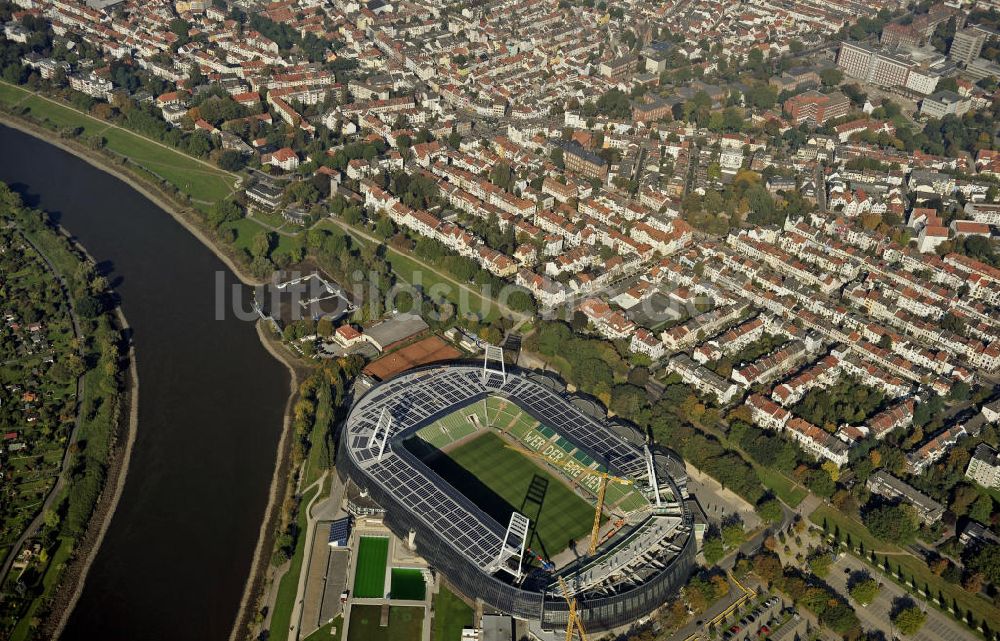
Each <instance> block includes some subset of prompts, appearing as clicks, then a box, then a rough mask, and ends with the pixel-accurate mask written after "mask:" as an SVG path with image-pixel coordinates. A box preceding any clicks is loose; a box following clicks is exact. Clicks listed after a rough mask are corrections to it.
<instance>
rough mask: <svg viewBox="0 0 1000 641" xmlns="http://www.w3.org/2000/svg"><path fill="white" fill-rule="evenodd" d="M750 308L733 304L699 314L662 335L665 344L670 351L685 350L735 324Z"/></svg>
mask: <svg viewBox="0 0 1000 641" xmlns="http://www.w3.org/2000/svg"><path fill="white" fill-rule="evenodd" d="M748 308H749V306H748V305H746V304H733V305H726V306H723V307H719V308H717V309H714V310H712V311H709V312H705V313H704V314H699V315H698V316H695V317H694V318H692V319H690V320H688V321H687V322H685V323H683V324H681V325H677V326H676V327H672V328H670V329H667V330H664V331H663V332H662V333H661V334H660V338H661V340H662V341H663V344H664V345H665V346H666V347H667V349H668V350H670V351H677V350H679V349H685V348H687V347H690V346H691V345H693V344H695V343H696V342H700V341H703V340H705V337H706V336H710V335H712V334H714V333H716V332H718V331H719V330H721V329H722V328H723V327H724V326H726V325H728V324H729V323H732V322H734V321H735V320H736V319H738V318H739V317H740V316H742V315H743V313H744V312H745V311H746V310H747V309H748Z"/></svg>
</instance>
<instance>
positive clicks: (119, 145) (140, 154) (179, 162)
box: [101, 128, 234, 202]
mask: <svg viewBox="0 0 1000 641" xmlns="http://www.w3.org/2000/svg"><path fill="white" fill-rule="evenodd" d="M101 135H102V136H104V139H105V140H106V141H107V148H108V149H110V150H111V151H113V152H115V153H117V154H121V155H122V156H126V157H127V158H129V160H131V161H132V162H134V163H136V164H137V165H139V166H141V167H143V168H145V169H147V170H149V171H150V172H152V173H154V174H156V175H158V176H160V177H162V178H163V179H164V180H167V181H168V182H170V183H172V184H173V185H176V186H177V188H178V189H180V190H181V191H183V192H184V193H186V194H189V195H190V196H191V197H192V198H197V199H199V200H207V201H210V202H214V201H216V200H221V199H223V198H225V197H226V196H227V195H229V192H230V190H231V189H232V187H233V182H234V180H233V178H232V176H230V175H229V174H227V173H225V172H223V171H222V170H221V169H212V168H210V167H207V166H205V165H202V164H200V163H195V162H194V159H192V158H191V157H190V156H188V155H186V154H183V153H181V152H177V151H173V150H171V149H168V148H166V147H161V146H159V145H157V144H155V143H153V142H152V141H150V140H148V139H146V138H143V137H141V136H139V135H137V134H133V133H131V132H128V131H124V130H121V129H113V128H112V129H108V130H107V131H105V132H104V133H103V134H101Z"/></svg>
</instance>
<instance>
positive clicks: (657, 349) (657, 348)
mask: <svg viewBox="0 0 1000 641" xmlns="http://www.w3.org/2000/svg"><path fill="white" fill-rule="evenodd" d="M629 351H630V352H632V353H633V354H645V355H646V356H648V357H649V359H650V360H651V361H654V362H655V361H657V360H659V359H661V358H663V356H665V355H666V352H667V349H666V347H665V346H664V345H663V341H661V340H660V339H658V338H657V337H656V335H655V334H653V332H651V331H649V330H648V329H646V328H645V327H638V328H636V330H635V333H634V334H632V339H631V340H630V341H629Z"/></svg>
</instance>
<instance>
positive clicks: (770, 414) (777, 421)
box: [746, 394, 792, 431]
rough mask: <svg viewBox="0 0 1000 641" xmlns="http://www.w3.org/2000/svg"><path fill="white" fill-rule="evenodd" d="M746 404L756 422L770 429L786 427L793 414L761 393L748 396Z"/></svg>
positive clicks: (777, 429) (778, 429)
mask: <svg viewBox="0 0 1000 641" xmlns="http://www.w3.org/2000/svg"><path fill="white" fill-rule="evenodd" d="M746 406H747V407H748V408H750V417H751V418H752V419H753V422H754V424H755V425H758V426H760V427H763V428H766V429H769V430H776V431H780V430H782V429H784V427H785V425H786V424H787V423H788V420H789V419H790V418H791V416H792V415H791V414H790V413H789V412H788V410H786V409H785V408H783V407H782V406H780V405H778V404H777V403H775V402H774V401H772V400H771V399H769V398H767V397H766V396H762V395H760V394H751V395H750V396H748V397H747V400H746Z"/></svg>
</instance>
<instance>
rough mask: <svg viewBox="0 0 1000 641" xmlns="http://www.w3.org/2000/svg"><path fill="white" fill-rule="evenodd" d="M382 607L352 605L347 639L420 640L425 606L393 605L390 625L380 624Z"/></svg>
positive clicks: (390, 611) (376, 640)
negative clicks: (383, 625)
mask: <svg viewBox="0 0 1000 641" xmlns="http://www.w3.org/2000/svg"><path fill="white" fill-rule="evenodd" d="M381 618H382V607H381V606H378V605H355V606H353V607H351V620H350V621H349V622H348V624H347V641H420V636H421V626H422V625H423V622H424V609H423V608H409V607H403V606H392V607H390V608H389V625H387V626H386V627H384V628H383V627H382V626H380V625H379V623H380V622H381Z"/></svg>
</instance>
